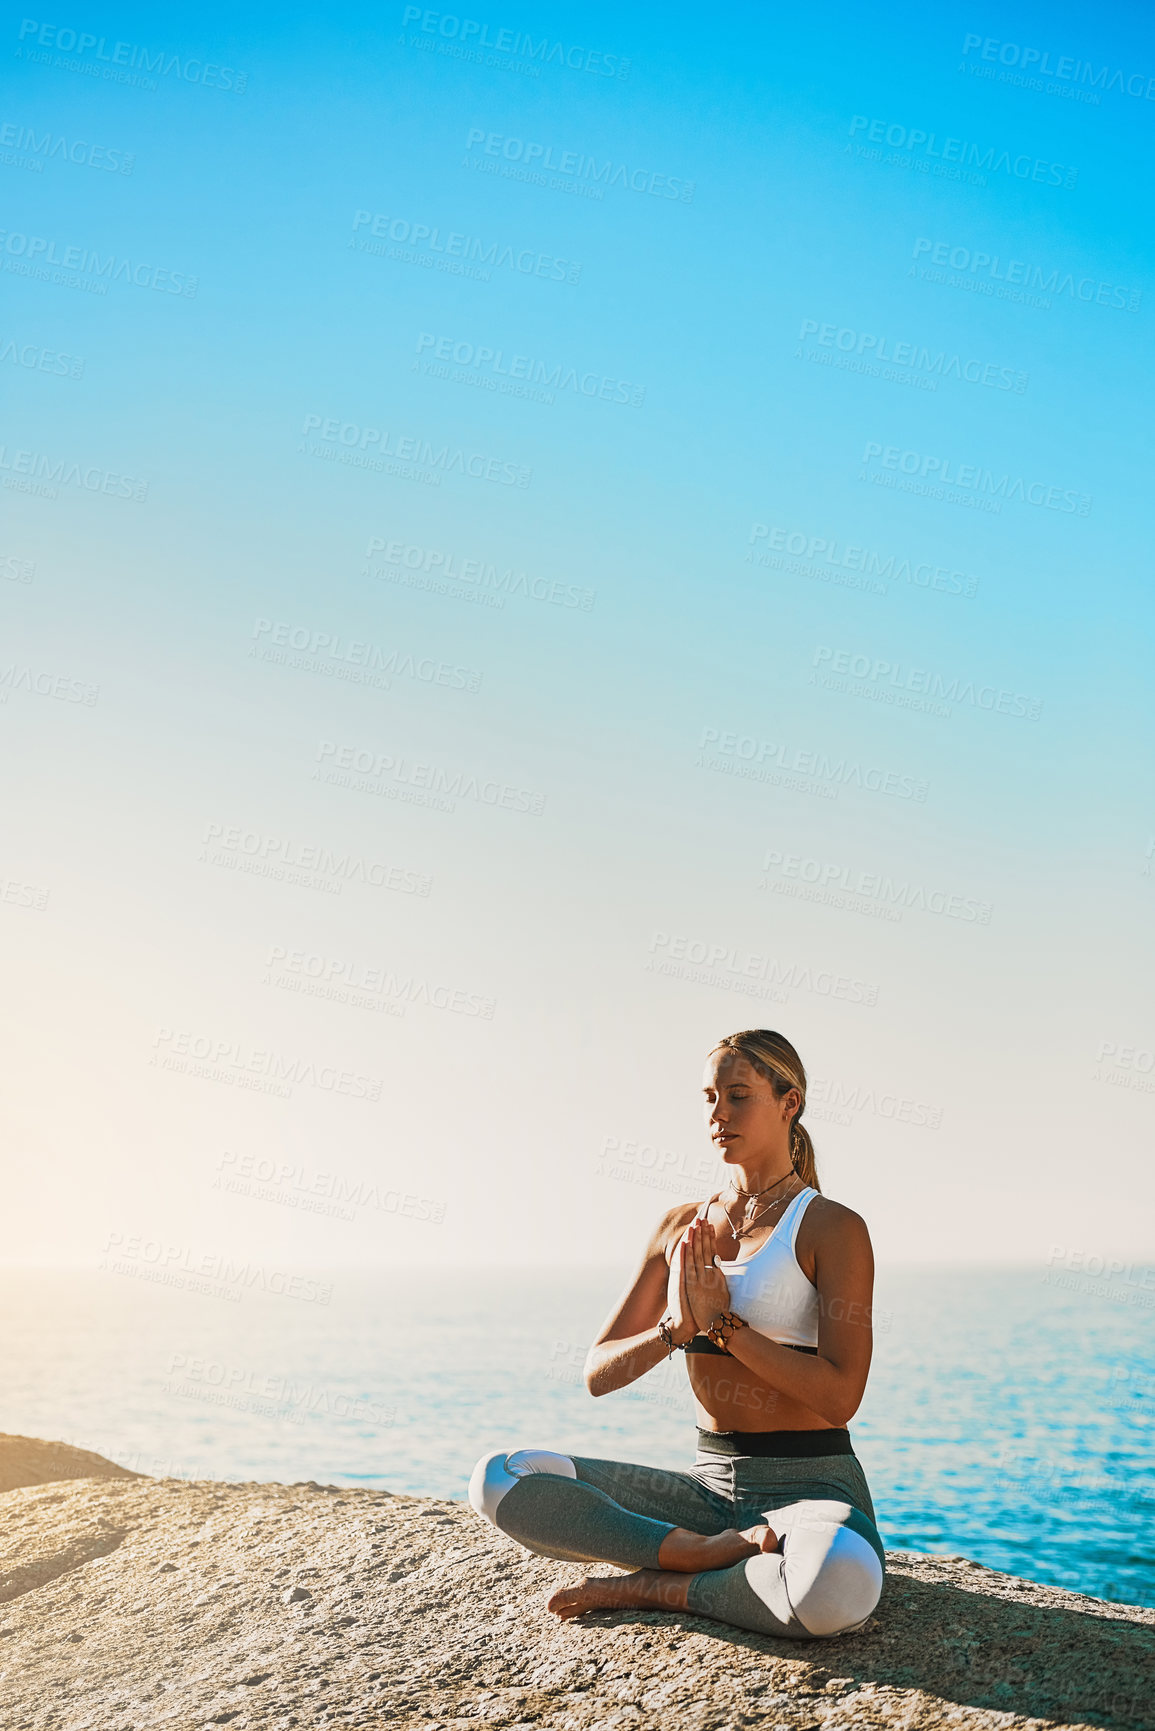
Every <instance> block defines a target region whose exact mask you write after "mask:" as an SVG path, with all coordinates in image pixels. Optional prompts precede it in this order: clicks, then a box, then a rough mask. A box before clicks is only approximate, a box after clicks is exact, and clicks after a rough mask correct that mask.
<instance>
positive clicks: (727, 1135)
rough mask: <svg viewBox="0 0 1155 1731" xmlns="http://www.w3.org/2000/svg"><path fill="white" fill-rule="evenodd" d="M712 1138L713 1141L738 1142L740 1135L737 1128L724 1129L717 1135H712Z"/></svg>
mask: <svg viewBox="0 0 1155 1731" xmlns="http://www.w3.org/2000/svg"><path fill="white" fill-rule="evenodd" d="M710 1140H711V1141H713V1142H737V1141H738V1140H739V1136H738V1132H737V1131H736V1130H722V1131H720V1132H719V1133H718V1135H717V1136H712V1137H711V1138H710Z"/></svg>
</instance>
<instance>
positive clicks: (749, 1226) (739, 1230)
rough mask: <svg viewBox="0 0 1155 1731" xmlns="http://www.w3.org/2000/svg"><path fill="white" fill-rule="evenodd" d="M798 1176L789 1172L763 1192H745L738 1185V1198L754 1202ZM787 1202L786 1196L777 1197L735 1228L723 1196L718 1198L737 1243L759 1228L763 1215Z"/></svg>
mask: <svg viewBox="0 0 1155 1731" xmlns="http://www.w3.org/2000/svg"><path fill="white" fill-rule="evenodd" d="M797 1176H798V1174H797V1172H794V1171H790V1172H787V1173H786V1175H785V1177H783V1178H777V1179H775V1181H774V1183H773V1184H767V1185H766V1187H765V1189H763V1190H743V1189H742V1187H741V1186H740V1185H738V1184H736V1185H735V1186H734V1188H735V1190H736V1191H737V1193H738V1196H748V1197H749V1198H750V1199H751V1200H753V1199H754V1198H755V1197H757V1196H765V1195H766V1194H767V1192H768V1191H770V1190H777V1188H778V1186H779V1185H780V1184H786V1183H788V1182H789V1181H790V1180H791V1179H792V1178H797ZM785 1200H786V1197H785V1196H776V1197H775V1198H774V1200H773V1201H772V1202H767V1204H766V1206H765V1207H764V1208H759V1209H758V1211H757V1212H756V1213H755V1214H752V1215H751V1216H750V1218H749V1220H746V1221H744V1222H743V1224H742V1225H741V1226H735V1224H734V1218H733V1216H732V1214H731V1213H730V1210H729V1209H728V1208H727V1206H726V1204H725V1203H724V1202H723V1201H722V1198H721V1196H719V1197H718V1201H719V1203H720V1204H721V1208H722V1213H723V1214H724V1215H725V1216H726V1219H727V1221H728V1223H729V1227H730V1231H731V1232H732V1233H733V1235H734V1239H735V1242H737V1241H738V1240H740V1239H742V1238H745V1236H746V1234H747V1233H748V1232H753V1230H754V1228H755V1226H757V1224H758V1222H759V1221H760V1220H761V1219H762V1217H763V1215H764V1214H769V1212H770V1210H771V1209H772V1208H776V1207H777V1206H778V1204H779V1202H784V1201H785ZM735 1201H737V1197H735ZM747 1206H749V1204H747Z"/></svg>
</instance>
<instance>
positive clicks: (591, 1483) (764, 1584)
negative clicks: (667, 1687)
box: [469, 1448, 885, 1640]
mask: <svg viewBox="0 0 1155 1731" xmlns="http://www.w3.org/2000/svg"><path fill="white" fill-rule="evenodd" d="M469 1500H470V1502H471V1503H472V1505H473V1507H474V1508H475V1509H476V1510H477V1512H478V1514H479V1515H483V1516H484V1517H485V1519H486V1520H489V1521H492V1523H493V1525H494V1526H495V1527H498V1528H499V1529H500V1530H501V1531H502V1532H503V1533H508V1535H509V1537H510V1538H511V1539H516V1540H517V1542H518V1544H519V1545H524V1546H525V1548H526V1550H528V1551H534V1552H536V1554H537V1555H538V1556H540V1557H557V1558H560V1559H561V1560H563V1561H565V1562H569V1563H589V1562H601V1563H616V1564H617V1565H618V1567H619V1568H624V1569H642V1568H656V1567H658V1547H659V1546H660V1545H661V1543H662V1540H663V1539H664V1538H665V1536H666V1534H667V1533H669V1532H671V1531H672V1530H673V1528H674V1527H684V1528H687V1529H688V1530H689V1531H690V1532H695V1533H720V1532H723V1531H724V1530H725V1529H726V1528H727V1527H749V1526H754V1525H755V1524H757V1523H760V1522H763V1521H764V1522H766V1523H767V1524H768V1525H769V1526H771V1527H773V1529H774V1531H775V1532H776V1533H777V1534H778V1535H779V1538H780V1540H781V1549H780V1550H778V1551H770V1552H759V1553H758V1554H757V1555H756V1556H752V1557H747V1558H745V1559H744V1561H742V1562H740V1563H734V1564H733V1565H732V1566H731V1567H730V1568H727V1569H707V1570H703V1571H702V1572H701V1573H699V1574H696V1575H693V1576H691V1578H690V1587H689V1597H688V1600H687V1608H688V1609H689V1610H690V1611H692V1612H694V1613H695V1614H696V1615H698V1616H702V1617H714V1618H716V1619H717V1620H718V1621H719V1622H721V1623H733V1624H735V1625H736V1626H737V1627H738V1628H740V1629H754V1630H756V1631H757V1632H758V1633H759V1634H762V1635H787V1636H793V1637H794V1638H795V1639H797V1640H809V1639H811V1638H812V1637H814V1636H816V1635H841V1634H845V1633H846V1631H847V1630H849V1629H856V1628H858V1627H860V1626H861V1624H863V1623H864V1622H865V1621H866V1619H867V1618H868V1617H869V1616H870V1613H871V1612H872V1611H873V1609H874V1607H875V1605H877V1603H878V1598H879V1594H880V1593H881V1592H882V1578H883V1567H884V1562H885V1554H884V1552H883V1548H882V1540H881V1539H880V1538H879V1536H878V1532H877V1530H876V1528H875V1525H874V1509H873V1507H872V1505H871V1501H870V1492H869V1490H868V1489H867V1485H866V1479H865V1477H864V1475H863V1472H862V1468H861V1467H860V1465H859V1464H858V1461H857V1459H856V1457H855V1456H854V1455H852V1454H850V1455H847V1454H839V1455H818V1456H812V1457H809V1458H806V1459H801V1460H800V1459H788V1460H782V1459H778V1458H765V1457H762V1456H752V1455H739V1456H737V1457H734V1456H721V1455H717V1454H714V1453H707V1452H705V1451H703V1450H701V1449H700V1450H699V1451H698V1457H697V1460H696V1462H695V1464H694V1466H693V1467H692V1468H691V1469H690V1471H689V1472H667V1471H664V1470H663V1469H662V1468H660V1467H643V1466H632V1465H630V1464H629V1463H628V1462H625V1461H599V1460H588V1459H586V1458H585V1457H584V1456H582V1455H561V1454H554V1453H552V1452H551V1451H550V1450H548V1449H533V1448H529V1449H517V1450H515V1451H514V1452H513V1453H511V1454H504V1453H498V1454H492V1455H485V1456H483V1457H482V1459H481V1460H479V1461H478V1463H477V1466H476V1467H475V1468H474V1472H473V1478H472V1480H471V1481H470V1486H469Z"/></svg>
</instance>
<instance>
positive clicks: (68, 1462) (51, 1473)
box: [0, 1432, 140, 1491]
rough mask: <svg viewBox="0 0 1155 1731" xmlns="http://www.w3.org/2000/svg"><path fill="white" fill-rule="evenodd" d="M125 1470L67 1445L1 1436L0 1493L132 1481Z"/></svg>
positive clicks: (136, 1475)
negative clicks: (63, 1483)
mask: <svg viewBox="0 0 1155 1731" xmlns="http://www.w3.org/2000/svg"><path fill="white" fill-rule="evenodd" d="M139 1477H140V1474H139V1473H130V1472H129V1470H128V1468H127V1467H118V1466H117V1465H116V1463H115V1461H106V1460H105V1458H104V1456H103V1455H94V1454H90V1453H89V1451H88V1450H87V1449H74V1448H72V1447H71V1446H70V1445H69V1444H68V1443H51V1442H41V1441H40V1440H39V1439H38V1438H37V1437H30V1436H9V1435H7V1434H6V1433H5V1432H0V1491H14V1490H18V1489H19V1488H20V1486H21V1485H46V1484H55V1483H56V1482H57V1481H58V1480H60V1479H92V1478H97V1479H135V1478H139Z"/></svg>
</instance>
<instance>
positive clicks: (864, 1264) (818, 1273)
mask: <svg viewBox="0 0 1155 1731" xmlns="http://www.w3.org/2000/svg"><path fill="white" fill-rule="evenodd" d="M818 1206H820V1203H811V1209H812V1210H813V1209H814V1208H815V1207H818ZM689 1238H690V1249H689V1256H688V1261H687V1270H686V1294H687V1297H688V1299H689V1303H690V1308H691V1310H692V1312H693V1315H694V1318H695V1320H696V1322H697V1323H698V1325H699V1327H701V1328H703V1329H704V1328H708V1327H709V1326H710V1323H711V1322H712V1321H713V1320H714V1318H715V1317H716V1316H717V1314H718V1312H719V1310H726V1309H728V1308H729V1302H730V1301H729V1293H728V1288H727V1286H726V1282H725V1278H724V1276H723V1275H722V1274H721V1272H720V1270H718V1269H717V1268H715V1267H714V1256H715V1254H716V1244H715V1234H714V1228H713V1227H712V1226H710V1225H709V1224H708V1223H707V1222H695V1223H694V1225H693V1226H692V1227H691V1229H690V1232H689ZM814 1284H815V1286H816V1287H817V1288H818V1304H819V1312H818V1357H817V1358H812V1357H811V1356H810V1354H809V1353H804V1352H793V1351H791V1349H790V1347H788V1346H780V1345H779V1344H778V1342H777V1341H774V1340H769V1339H768V1338H767V1337H766V1335H764V1334H759V1333H758V1331H757V1329H756V1328H752V1327H747V1328H738V1329H735V1330H734V1333H733V1334H732V1335H731V1336H730V1339H729V1342H728V1346H729V1351H730V1353H731V1354H732V1355H733V1357H734V1358H736V1359H738V1360H739V1361H740V1362H741V1363H742V1364H744V1365H745V1366H746V1367H747V1369H748V1370H752V1371H753V1372H754V1375H755V1376H757V1377H759V1378H760V1379H761V1380H762V1381H763V1382H765V1383H768V1384H769V1386H770V1387H771V1388H776V1389H778V1390H779V1392H780V1393H782V1394H785V1395H788V1396H789V1397H790V1398H791V1400H796V1401H798V1402H800V1403H801V1405H803V1406H805V1407H808V1408H809V1409H810V1411H811V1412H815V1413H817V1414H818V1415H819V1417H821V1418H824V1419H825V1420H826V1421H827V1423H828V1424H832V1425H844V1424H847V1423H848V1422H849V1420H850V1419H852V1418H853V1417H854V1414H855V1413H856V1412H857V1411H858V1408H859V1405H860V1403H861V1401H862V1396H863V1392H864V1390H865V1388H866V1378H867V1374H868V1372H869V1370H870V1354H871V1344H872V1342H871V1328H870V1300H871V1293H872V1291H873V1287H874V1253H873V1251H872V1250H871V1247H870V1235H869V1233H868V1232H867V1230H866V1222H865V1221H864V1220H862V1219H861V1218H860V1216H859V1215H857V1214H855V1213H853V1211H852V1210H851V1209H849V1208H843V1207H841V1206H840V1205H838V1204H827V1206H826V1207H824V1208H823V1209H822V1214H821V1216H820V1221H819V1230H818V1234H817V1242H816V1244H815V1249H814Z"/></svg>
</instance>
